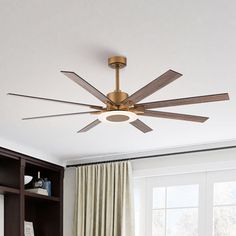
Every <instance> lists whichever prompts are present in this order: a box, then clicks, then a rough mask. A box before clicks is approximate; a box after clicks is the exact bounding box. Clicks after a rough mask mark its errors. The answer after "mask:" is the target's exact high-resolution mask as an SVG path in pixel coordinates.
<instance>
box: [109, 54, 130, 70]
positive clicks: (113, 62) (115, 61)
mask: <svg viewBox="0 0 236 236" xmlns="http://www.w3.org/2000/svg"><path fill="white" fill-rule="evenodd" d="M108 65H109V66H110V67H111V68H112V69H116V68H119V69H122V68H124V67H126V65H127V59H126V57H122V56H114V57H110V58H108Z"/></svg>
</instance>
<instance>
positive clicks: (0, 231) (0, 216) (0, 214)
mask: <svg viewBox="0 0 236 236" xmlns="http://www.w3.org/2000/svg"><path fill="white" fill-rule="evenodd" d="M3 207H4V197H3V195H0V236H3V235H4V227H3V226H4V208H3Z"/></svg>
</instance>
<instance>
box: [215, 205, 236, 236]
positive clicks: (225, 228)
mask: <svg viewBox="0 0 236 236" xmlns="http://www.w3.org/2000/svg"><path fill="white" fill-rule="evenodd" d="M235 235H236V207H214V236H235Z"/></svg>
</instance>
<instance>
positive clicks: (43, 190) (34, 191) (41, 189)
mask: <svg viewBox="0 0 236 236" xmlns="http://www.w3.org/2000/svg"><path fill="white" fill-rule="evenodd" d="M25 191H27V192H31V193H37V194H41V195H45V196H48V191H47V190H46V189H43V188H31V189H26V190H25Z"/></svg>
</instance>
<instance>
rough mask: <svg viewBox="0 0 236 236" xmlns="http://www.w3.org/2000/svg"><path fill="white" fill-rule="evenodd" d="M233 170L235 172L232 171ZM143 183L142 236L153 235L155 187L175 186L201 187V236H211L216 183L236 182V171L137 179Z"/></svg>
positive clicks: (228, 170)
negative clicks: (153, 193) (143, 220)
mask: <svg viewBox="0 0 236 236" xmlns="http://www.w3.org/2000/svg"><path fill="white" fill-rule="evenodd" d="M232 169H233V170H232ZM135 181H136V183H137V184H139V183H142V185H139V186H141V189H140V192H142V196H141V201H142V206H141V209H142V210H141V212H142V215H143V216H144V218H143V219H145V223H144V224H142V222H140V225H141V227H142V228H141V234H140V236H146V235H152V202H153V201H152V189H153V187H161V186H174V185H191V184H198V185H199V208H198V209H199V224H198V225H199V236H205V235H208V236H211V235H212V230H213V190H214V189H213V186H214V183H216V182H231V181H236V170H235V169H234V167H233V166H232V167H231V169H227V170H223V171H215V170H214V171H209V172H199V173H191V174H177V175H164V176H156V177H146V178H136V179H135Z"/></svg>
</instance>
